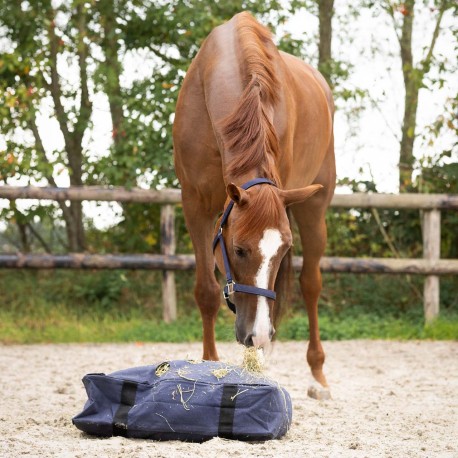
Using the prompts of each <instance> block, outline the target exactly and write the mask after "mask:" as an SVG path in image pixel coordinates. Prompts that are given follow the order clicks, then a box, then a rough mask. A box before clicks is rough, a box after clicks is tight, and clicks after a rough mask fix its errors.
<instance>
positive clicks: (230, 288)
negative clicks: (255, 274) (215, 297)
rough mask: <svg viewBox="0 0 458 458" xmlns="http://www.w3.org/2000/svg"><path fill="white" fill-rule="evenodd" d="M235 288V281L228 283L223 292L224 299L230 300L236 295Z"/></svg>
mask: <svg viewBox="0 0 458 458" xmlns="http://www.w3.org/2000/svg"><path fill="white" fill-rule="evenodd" d="M234 286H235V282H234V280H232V281H230V282H229V281H228V282H227V283H226V287H225V288H224V290H223V296H224V299H226V300H227V299H229V297H230V296H232V294H234V293H235V290H234Z"/></svg>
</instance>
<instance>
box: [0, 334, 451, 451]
mask: <svg viewBox="0 0 458 458" xmlns="http://www.w3.org/2000/svg"><path fill="white" fill-rule="evenodd" d="M324 347H325V351H326V352H327V363H326V373H327V377H328V381H329V382H330V384H331V389H332V395H333V399H332V400H330V401H315V400H313V399H309V398H307V384H308V380H309V376H308V369H307V368H306V363H305V357H304V355H305V349H306V343H305V342H286V343H277V344H276V346H275V348H274V349H273V352H272V354H271V355H270V357H269V364H268V369H267V374H268V375H269V376H271V377H273V378H275V379H276V380H278V381H279V382H280V383H281V384H282V385H283V386H284V387H285V388H286V389H287V390H288V391H289V393H290V394H291V397H292V400H293V407H294V412H293V423H292V427H291V430H290V431H289V433H288V434H287V435H286V436H285V437H284V438H283V439H281V440H277V441H269V442H265V443H254V444H252V443H249V444H247V443H242V442H237V441H230V440H223V439H218V438H215V439H213V440H211V441H208V442H205V443H203V444H190V443H182V442H175V441H173V442H154V441H148V440H137V439H135V440H134V439H126V438H122V437H112V438H108V439H99V438H94V437H90V436H87V435H84V434H82V433H81V432H80V431H79V430H77V429H76V428H75V427H74V426H73V425H72V423H71V418H72V416H73V415H75V414H76V413H78V412H79V411H80V410H81V409H82V407H83V404H84V402H85V401H86V396H85V391H84V389H83V385H82V383H81V378H82V376H83V375H85V374H86V373H89V372H105V373H109V372H112V371H115V370H118V369H123V368H127V367H133V366H138V365H144V364H152V363H155V362H160V361H163V360H167V359H185V358H189V357H190V358H196V359H197V358H199V357H200V356H201V350H200V349H201V345H200V344H144V345H143V344H103V345H92V344H84V345H30V346H0V382H1V390H2V396H1V400H0V456H1V457H8V458H16V457H23V456H26V457H40V458H41V457H75V458H76V457H104V458H105V457H138V458H142V457H166V458H173V457H186V458H193V457H257V456H259V457H294V458H299V457H313V458H317V457H369V458H372V457H393V458H397V457H458V342H385V341H374V342H373V341H346V342H325V343H324ZM219 352H220V357H221V359H222V360H226V361H228V362H237V363H241V361H242V356H241V355H242V352H241V349H240V348H239V347H238V346H237V345H236V344H226V343H224V344H219Z"/></svg>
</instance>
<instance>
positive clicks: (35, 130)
mask: <svg viewBox="0 0 458 458" xmlns="http://www.w3.org/2000/svg"><path fill="white" fill-rule="evenodd" d="M29 128H30V130H31V131H32V133H33V136H34V138H35V145H36V148H37V152H38V153H39V154H40V155H41V157H42V160H43V161H44V162H45V163H46V164H49V165H51V166H52V164H51V162H50V161H49V159H48V157H47V156H46V151H45V148H44V146H43V141H42V140H41V136H40V132H38V127H37V124H36V122H35V117H34V116H31V117H30V120H29ZM44 177H45V178H46V179H47V180H48V183H50V184H51V185H52V186H54V187H55V188H57V187H58V186H57V183H56V180H55V179H54V177H53V175H52V173H51V174H44ZM59 207H60V208H61V210H62V213H63V215H64V220H65V223H66V224H72V220H73V218H72V215H71V212H70V209H69V208H68V207H67V205H65V202H59Z"/></svg>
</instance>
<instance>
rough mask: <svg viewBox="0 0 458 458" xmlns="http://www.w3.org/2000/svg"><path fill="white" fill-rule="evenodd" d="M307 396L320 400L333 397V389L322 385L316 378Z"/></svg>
mask: <svg viewBox="0 0 458 458" xmlns="http://www.w3.org/2000/svg"><path fill="white" fill-rule="evenodd" d="M307 396H308V397H310V398H312V399H316V400H318V401H326V400H328V399H332V396H331V390H330V389H329V388H328V387H324V386H322V385H320V384H319V383H318V382H316V381H315V380H314V381H313V382H312V383H311V384H310V386H309V389H308V390H307Z"/></svg>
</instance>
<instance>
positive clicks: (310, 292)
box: [293, 206, 330, 399]
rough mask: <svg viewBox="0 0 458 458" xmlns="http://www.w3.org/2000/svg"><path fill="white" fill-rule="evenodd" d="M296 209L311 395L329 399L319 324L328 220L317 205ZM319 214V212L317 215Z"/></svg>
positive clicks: (309, 391) (294, 210)
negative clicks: (315, 207)
mask: <svg viewBox="0 0 458 458" xmlns="http://www.w3.org/2000/svg"><path fill="white" fill-rule="evenodd" d="M300 207H301V206H299V208H296V209H293V212H294V216H295V218H296V220H297V222H298V226H299V231H300V235H301V241H302V247H303V266H302V271H301V275H300V284H301V290H302V295H303V297H304V300H305V305H306V307H307V314H308V319H309V331H310V340H309V346H308V350H307V362H308V364H309V366H310V369H311V372H312V376H313V381H312V384H311V385H310V387H309V390H308V395H309V396H311V397H313V398H317V399H329V398H330V391H329V388H328V383H327V381H326V377H325V375H324V373H323V364H324V360H325V354H324V351H323V347H322V345H321V340H320V330H319V326H318V299H319V296H320V293H321V287H322V280H321V272H320V265H319V264H320V258H321V256H322V255H323V253H324V249H325V246H326V223H325V221H324V215H322V214H320V213H321V212H319V211H318V212H314V211H313V208H309V207H307V208H305V207H304V208H300ZM317 213H318V214H317Z"/></svg>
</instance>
